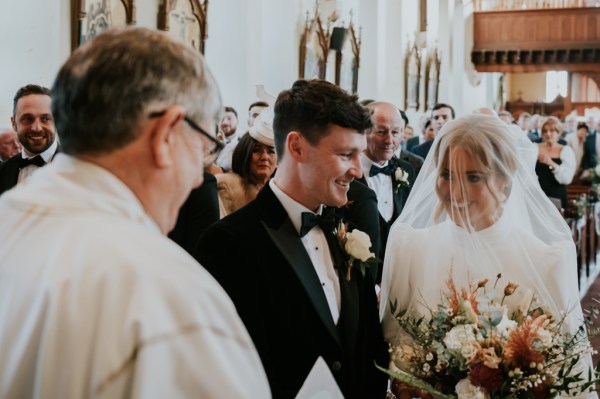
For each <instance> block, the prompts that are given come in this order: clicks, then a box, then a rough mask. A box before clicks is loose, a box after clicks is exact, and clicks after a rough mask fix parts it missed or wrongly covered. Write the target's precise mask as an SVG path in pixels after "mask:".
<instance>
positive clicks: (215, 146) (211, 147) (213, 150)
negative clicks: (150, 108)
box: [148, 111, 225, 167]
mask: <svg viewBox="0 0 600 399" xmlns="http://www.w3.org/2000/svg"><path fill="white" fill-rule="evenodd" d="M164 114H165V111H157V112H152V113H150V115H148V117H149V118H160V117H161V116H163V115H164ZM183 120H184V121H185V122H186V123H187V124H188V125H190V127H191V128H192V129H194V130H195V131H197V132H198V133H200V135H201V136H203V137H204V138H206V139H208V143H207V144H206V143H205V145H204V166H205V167H208V166H209V165H210V164H212V163H213V162H215V160H216V159H217V157H218V156H219V153H221V151H222V150H223V148H225V144H224V143H223V142H221V141H219V140H217V139H216V138H214V137H213V136H211V135H210V134H209V133H208V132H207V131H206V130H204V129H202V128H201V127H200V126H198V125H197V124H196V122H194V121H193V120H191V119H190V118H189V117H188V116H187V115H185V116H184V117H183Z"/></svg>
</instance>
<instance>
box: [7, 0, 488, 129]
mask: <svg viewBox="0 0 600 399" xmlns="http://www.w3.org/2000/svg"><path fill="white" fill-rule="evenodd" d="M159 1H160V0H143V1H142V0H138V1H137V2H136V8H137V13H136V20H137V25H138V26H145V27H150V28H155V27H156V22H157V13H158V4H159ZM330 1H331V0H330ZM322 2H323V1H322ZM69 4H70V1H69V0H43V1H40V0H2V3H1V5H0V37H2V40H1V42H0V51H1V53H2V54H3V55H4V58H3V59H2V75H1V78H0V124H2V123H8V122H9V117H10V115H11V113H12V97H13V96H14V93H15V92H16V90H17V89H18V88H19V87H21V86H23V85H25V84H27V83H38V84H42V85H46V86H51V85H52V81H53V79H54V76H55V75H56V73H57V71H58V69H59V68H60V66H61V65H62V63H63V62H64V61H65V59H66V58H67V57H68V55H69V54H70V51H71V49H70V24H71V18H70V5H69ZM467 4H469V3H468V2H467ZM336 8H337V9H338V13H339V17H340V20H339V21H338V22H337V25H339V24H341V22H342V21H343V23H344V25H345V26H347V25H348V22H349V20H350V10H352V13H353V18H352V19H353V22H354V24H355V27H357V28H362V49H361V67H360V71H359V85H358V90H359V95H360V97H361V98H373V99H378V100H385V101H390V102H392V103H394V104H396V105H398V106H399V107H403V105H404V54H405V51H406V47H407V43H408V42H409V41H410V42H412V41H413V40H414V33H415V32H416V30H417V28H418V16H419V0H401V1H400V0H337V1H336ZM306 11H309V13H310V15H311V16H312V14H313V11H314V0H219V1H211V2H210V3H209V12H208V14H209V21H208V39H207V42H206V59H207V62H208V64H209V66H210V68H211V70H212V71H213V74H214V75H215V78H216V79H217V82H218V83H219V86H220V88H221V93H222V96H223V101H224V103H225V104H228V105H232V106H234V107H235V108H236V109H237V110H238V113H239V114H240V125H241V126H240V127H241V128H242V129H243V128H245V124H246V117H247V112H246V111H247V108H248V105H249V104H250V103H251V102H253V101H255V100H256V95H255V85H256V84H263V85H264V86H265V89H266V90H267V92H269V93H271V94H273V95H277V94H278V93H279V92H280V91H281V90H284V89H287V88H289V87H290V86H291V84H292V83H293V82H294V81H295V80H296V79H297V77H298V62H299V60H298V46H299V40H300V35H301V32H302V28H303V26H304V21H305V17H306ZM469 13H470V10H468V9H465V8H464V6H463V2H462V1H461V0H428V19H429V26H428V31H429V32H428V37H427V42H428V46H429V47H433V46H434V45H435V44H436V43H437V45H438V47H439V48H440V50H441V53H442V68H441V82H440V95H439V100H440V101H443V102H448V103H450V104H452V105H453V106H455V107H456V110H457V112H458V113H459V114H461V113H464V112H470V110H471V109H473V108H475V107H476V106H482V105H491V104H487V103H486V101H488V99H489V98H490V96H489V95H488V94H486V93H487V91H488V90H489V87H490V85H489V84H480V85H479V86H473V85H472V84H471V83H470V81H471V79H468V78H467V77H466V75H465V68H467V66H468V65H467V64H468V63H466V61H465V60H466V59H468V53H469V52H470V48H466V45H465V35H466V36H468V34H469V31H468V30H469V27H468V26H467V28H466V29H465V21H468V15H469ZM24 23H27V26H24ZM467 41H468V40H467ZM467 46H468V44H467ZM334 63H335V54H334V52H331V53H330V55H329V64H330V66H329V69H328V72H330V74H329V75H328V79H329V80H333V74H332V73H331V71H332V70H333V69H332V65H333V64H334ZM417 116H418V114H417V113H413V115H411V116H410V117H411V122H414V121H413V119H414V118H416V117H417ZM413 124H414V123H413Z"/></svg>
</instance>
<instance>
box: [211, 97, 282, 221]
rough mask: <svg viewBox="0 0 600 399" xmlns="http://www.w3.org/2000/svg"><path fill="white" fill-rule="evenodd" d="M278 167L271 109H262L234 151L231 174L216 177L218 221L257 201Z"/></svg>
mask: <svg viewBox="0 0 600 399" xmlns="http://www.w3.org/2000/svg"><path fill="white" fill-rule="evenodd" d="M276 167H277V154H276V153H275V142H274V139H273V109H272V108H266V109H264V110H263V111H262V112H261V113H260V114H259V115H258V117H257V118H256V120H255V122H254V126H252V127H251V128H250V130H249V131H248V133H247V134H245V135H244V136H242V138H241V139H240V142H239V143H238V145H237V147H236V148H235V150H234V151H233V158H232V162H231V168H232V171H231V172H229V173H224V174H220V175H217V176H216V177H217V188H218V192H219V209H220V214H221V218H223V217H225V216H227V215H229V214H230V213H233V212H235V211H237V210H238V209H240V208H241V207H243V206H244V205H246V204H247V203H248V202H250V201H252V200H253V199H254V198H256V195H257V194H258V192H259V191H260V189H261V188H263V186H264V185H265V184H266V183H267V182H268V181H269V179H270V178H271V176H272V175H273V172H274V171H275V168H276Z"/></svg>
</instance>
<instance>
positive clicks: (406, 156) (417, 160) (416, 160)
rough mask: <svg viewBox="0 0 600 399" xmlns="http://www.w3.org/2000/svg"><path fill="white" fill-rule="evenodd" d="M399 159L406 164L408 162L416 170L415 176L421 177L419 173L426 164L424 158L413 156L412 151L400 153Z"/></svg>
mask: <svg viewBox="0 0 600 399" xmlns="http://www.w3.org/2000/svg"><path fill="white" fill-rule="evenodd" d="M399 158H400V159H401V160H403V161H404V162H408V163H409V164H411V165H412V167H413V168H415V175H416V176H418V175H419V172H420V171H421V166H423V162H424V160H423V157H420V156H418V155H416V154H413V153H412V152H410V151H407V150H402V151H400V157H399Z"/></svg>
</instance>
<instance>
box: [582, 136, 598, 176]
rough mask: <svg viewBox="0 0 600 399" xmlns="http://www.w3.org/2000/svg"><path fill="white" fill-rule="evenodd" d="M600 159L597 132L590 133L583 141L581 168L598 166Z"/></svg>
mask: <svg viewBox="0 0 600 399" xmlns="http://www.w3.org/2000/svg"><path fill="white" fill-rule="evenodd" d="M597 163H598V159H597V156H596V132H594V133H590V134H588V135H587V137H586V138H585V141H584V143H583V158H582V159H581V169H582V170H585V169H589V168H593V167H595V166H596V164H597Z"/></svg>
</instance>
